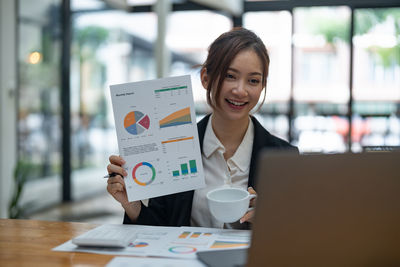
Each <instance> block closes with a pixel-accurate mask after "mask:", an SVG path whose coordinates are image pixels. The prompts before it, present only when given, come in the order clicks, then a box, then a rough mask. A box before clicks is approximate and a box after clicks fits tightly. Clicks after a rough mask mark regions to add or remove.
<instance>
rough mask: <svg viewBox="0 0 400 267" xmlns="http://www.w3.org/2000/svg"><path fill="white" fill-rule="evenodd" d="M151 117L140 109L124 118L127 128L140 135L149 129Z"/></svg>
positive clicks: (128, 130) (129, 131)
mask: <svg viewBox="0 0 400 267" xmlns="http://www.w3.org/2000/svg"><path fill="white" fill-rule="evenodd" d="M149 127H150V118H149V116H147V115H145V114H143V113H142V112H140V111H132V112H129V113H128V114H126V116H125V118H124V128H125V130H126V131H127V132H128V133H130V134H133V135H138V134H141V133H143V132H144V131H146V130H147V129H149Z"/></svg>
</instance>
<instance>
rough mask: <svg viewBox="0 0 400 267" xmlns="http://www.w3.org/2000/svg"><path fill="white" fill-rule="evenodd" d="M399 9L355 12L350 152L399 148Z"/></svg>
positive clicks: (360, 10)
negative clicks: (351, 143) (366, 149)
mask: <svg viewBox="0 0 400 267" xmlns="http://www.w3.org/2000/svg"><path fill="white" fill-rule="evenodd" d="M399 25H400V8H385V9H359V10H356V11H355V36H354V39H353V43H354V89H353V94H354V102H353V114H354V119H353V121H354V122H353V132H354V133H353V134H352V135H353V136H352V140H353V144H354V147H353V150H361V149H362V148H363V147H367V146H399V145H400V137H399V136H400V131H399V126H398V125H399V124H400V117H399V110H400V109H399V108H400V90H399V88H400V39H399V38H398V37H399V36H400V28H399Z"/></svg>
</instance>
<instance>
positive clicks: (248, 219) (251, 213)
mask: <svg viewBox="0 0 400 267" xmlns="http://www.w3.org/2000/svg"><path fill="white" fill-rule="evenodd" d="M247 191H248V192H249V193H250V194H251V195H256V196H257V193H256V191H255V190H254V189H253V187H249V188H248V189H247ZM256 199H257V197H255V198H253V199H252V200H250V207H251V208H253V209H252V210H250V211H248V212H246V214H245V215H243V217H242V218H240V223H244V222H250V223H253V220H254V212H255V207H256Z"/></svg>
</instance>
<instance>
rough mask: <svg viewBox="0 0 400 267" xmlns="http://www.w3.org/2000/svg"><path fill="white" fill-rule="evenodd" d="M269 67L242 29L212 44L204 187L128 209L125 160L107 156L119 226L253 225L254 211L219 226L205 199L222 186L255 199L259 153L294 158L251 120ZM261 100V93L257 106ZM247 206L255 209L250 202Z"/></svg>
mask: <svg viewBox="0 0 400 267" xmlns="http://www.w3.org/2000/svg"><path fill="white" fill-rule="evenodd" d="M268 67H269V56H268V52H267V50H266V48H265V45H264V44H263V42H262V41H261V39H260V38H259V37H258V36H257V35H255V34H254V33H253V32H251V31H249V30H247V29H244V28H234V29H232V30H231V31H229V32H226V33H224V34H222V35H221V36H219V37H218V38H217V39H216V40H215V41H214V42H213V43H212V44H211V46H210V48H209V53H208V57H207V60H206V62H205V63H204V64H203V66H202V69H201V73H200V74H201V82H202V85H203V87H204V88H205V89H206V90H207V102H208V103H209V105H210V106H211V107H212V109H213V112H212V114H210V115H207V116H206V117H205V118H204V119H202V120H201V121H200V122H199V123H198V125H197V127H198V132H199V140H200V148H201V151H202V160H203V166H204V174H205V180H206V187H205V188H202V189H198V190H195V191H187V192H183V193H177V194H172V195H167V196H161V197H157V198H153V199H150V201H149V204H148V207H146V206H145V205H143V204H142V202H141V201H134V202H131V203H130V202H129V201H128V199H127V195H126V190H125V183H124V180H123V178H122V176H127V173H126V171H125V170H124V169H123V168H122V167H121V166H122V165H123V164H124V160H123V159H122V158H121V157H119V156H111V157H110V164H109V165H108V167H107V170H108V172H109V173H113V172H114V173H118V174H120V175H117V176H114V177H111V178H109V179H108V185H107V191H108V192H109V193H110V194H111V195H112V196H113V197H114V198H115V199H116V200H117V201H118V202H120V203H121V205H122V207H123V208H124V209H125V217H124V223H137V224H148V225H163V226H201V227H216V228H235V229H241V228H242V229H243V228H248V227H249V224H248V222H251V221H252V218H253V213H254V211H250V212H248V213H246V214H245V215H244V216H243V217H242V218H241V220H240V221H239V222H236V223H232V224H224V223H221V222H218V221H217V220H216V219H214V218H213V216H212V215H211V213H210V211H209V209H208V206H207V200H206V194H207V192H209V191H210V190H212V189H214V188H216V187H221V186H223V185H226V184H228V185H231V186H235V187H241V188H244V189H247V190H248V191H249V192H250V193H251V194H256V192H255V190H254V189H253V188H254V185H255V182H256V181H255V164H256V159H257V156H258V154H259V152H260V151H261V150H262V149H264V148H270V149H273V150H277V149H287V150H293V151H295V152H298V150H297V148H296V147H293V146H291V145H290V144H289V143H287V142H286V141H284V140H282V139H279V138H278V137H275V136H273V135H271V134H270V133H269V132H268V131H267V130H265V129H264V128H263V127H262V126H261V124H260V123H259V122H258V121H257V120H256V119H255V118H254V117H253V116H251V115H250V112H251V110H252V109H253V108H254V107H255V106H256V105H257V103H258V101H259V98H260V95H261V93H262V91H263V90H266V89H265V88H266V83H267V76H268ZM264 100H265V92H264V97H263V101H262V103H263V102H264ZM262 103H261V104H262ZM121 175H122V176H121ZM250 206H255V201H252V202H251V203H250Z"/></svg>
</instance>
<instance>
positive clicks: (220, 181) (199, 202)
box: [190, 115, 254, 229]
mask: <svg viewBox="0 0 400 267" xmlns="http://www.w3.org/2000/svg"><path fill="white" fill-rule="evenodd" d="M211 121H212V115H211V117H210V119H209V120H208V124H207V128H206V132H205V135H204V140H203V153H202V160H203V167H204V175H205V182H206V187H205V188H201V189H197V190H195V192H194V196H193V204H192V214H191V222H190V224H191V226H198V227H212V228H235V229H240V228H243V225H241V224H240V223H239V222H235V223H225V224H224V223H222V222H219V221H217V220H216V219H215V218H214V217H213V216H212V215H211V213H210V210H209V209H208V205H207V198H206V195H207V193H208V192H209V191H211V190H213V189H215V188H218V187H223V186H232V187H240V188H242V189H245V190H247V184H248V179H249V169H250V159H251V152H252V149H253V139H254V125H253V122H252V121H251V119H250V118H249V126H248V127H247V131H246V134H245V135H244V137H243V140H242V142H241V143H240V145H239V147H238V148H237V150H236V152H235V154H234V155H233V156H232V157H231V158H229V159H228V160H225V158H224V153H225V147H224V146H223V145H222V144H221V142H220V141H219V140H218V138H217V137H216V135H215V133H214V130H213V128H212V124H211Z"/></svg>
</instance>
